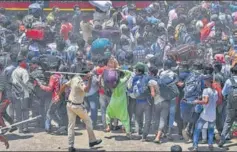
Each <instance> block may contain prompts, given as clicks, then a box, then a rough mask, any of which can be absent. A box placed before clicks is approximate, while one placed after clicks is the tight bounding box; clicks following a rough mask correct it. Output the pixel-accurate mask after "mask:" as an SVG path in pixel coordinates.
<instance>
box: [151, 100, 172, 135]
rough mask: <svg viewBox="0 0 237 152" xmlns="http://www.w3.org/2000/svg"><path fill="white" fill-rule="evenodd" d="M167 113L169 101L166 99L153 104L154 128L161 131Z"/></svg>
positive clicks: (166, 118) (165, 121) (165, 122)
mask: <svg viewBox="0 0 237 152" xmlns="http://www.w3.org/2000/svg"><path fill="white" fill-rule="evenodd" d="M168 115H169V103H168V102H166V101H163V102H160V103H158V104H155V105H154V129H153V130H155V131H157V128H158V131H163V129H164V127H165V125H166V124H167V120H168Z"/></svg>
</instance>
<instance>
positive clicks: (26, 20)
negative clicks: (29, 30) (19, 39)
mask: <svg viewBox="0 0 237 152" xmlns="http://www.w3.org/2000/svg"><path fill="white" fill-rule="evenodd" d="M34 21H35V18H34V16H33V15H26V16H25V17H24V18H23V25H24V26H25V27H31V26H32V24H33V22H34Z"/></svg>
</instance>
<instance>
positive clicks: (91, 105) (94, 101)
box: [85, 92, 99, 127]
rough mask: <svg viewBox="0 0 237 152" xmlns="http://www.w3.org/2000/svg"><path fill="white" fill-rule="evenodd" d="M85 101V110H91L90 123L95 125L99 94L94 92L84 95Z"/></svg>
mask: <svg viewBox="0 0 237 152" xmlns="http://www.w3.org/2000/svg"><path fill="white" fill-rule="evenodd" d="M85 103H86V108H87V111H90V112H91V120H92V124H93V126H94V127H95V126H96V123H97V116H98V106H99V95H98V93H97V92H96V93H94V94H93V95H91V96H87V97H85Z"/></svg>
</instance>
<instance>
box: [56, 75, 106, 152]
mask: <svg viewBox="0 0 237 152" xmlns="http://www.w3.org/2000/svg"><path fill="white" fill-rule="evenodd" d="M87 72H88V71H87ZM85 77H86V78H87V79H88V84H87V85H85V84H84V82H83V79H82V78H81V77H80V76H79V75H75V76H74V77H73V78H72V79H71V80H69V81H68V82H67V83H65V84H64V85H63V86H62V87H61V89H60V91H59V93H58V97H60V95H61V94H62V93H63V92H64V91H65V89H66V88H68V87H70V88H71V92H70V94H69V98H68V100H69V101H68V103H67V113H68V143H69V151H72V152H73V151H75V148H74V138H75V137H74V136H75V132H74V127H75V122H76V116H79V117H80V118H81V119H82V120H83V122H84V123H85V124H86V129H87V132H88V137H89V146H90V147H93V146H95V145H98V144H100V143H101V142H102V140H101V139H96V137H95V134H94V131H93V127H92V121H91V119H90V117H89V116H88V113H87V111H86V109H85V107H84V104H83V102H84V97H85V95H86V92H88V91H89V90H90V87H91V73H88V74H87V75H86V76H85Z"/></svg>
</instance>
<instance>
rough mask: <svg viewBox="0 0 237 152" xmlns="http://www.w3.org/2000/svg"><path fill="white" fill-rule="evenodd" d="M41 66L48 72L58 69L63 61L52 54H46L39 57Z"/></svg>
mask: <svg viewBox="0 0 237 152" xmlns="http://www.w3.org/2000/svg"><path fill="white" fill-rule="evenodd" d="M39 63H40V66H41V67H42V68H43V70H45V71H47V70H50V69H51V68H56V67H59V66H60V63H61V59H60V58H59V57H57V56H53V55H50V54H44V55H41V56H40V57H39Z"/></svg>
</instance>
